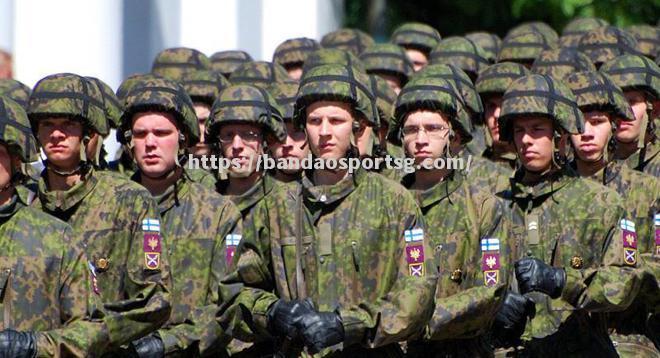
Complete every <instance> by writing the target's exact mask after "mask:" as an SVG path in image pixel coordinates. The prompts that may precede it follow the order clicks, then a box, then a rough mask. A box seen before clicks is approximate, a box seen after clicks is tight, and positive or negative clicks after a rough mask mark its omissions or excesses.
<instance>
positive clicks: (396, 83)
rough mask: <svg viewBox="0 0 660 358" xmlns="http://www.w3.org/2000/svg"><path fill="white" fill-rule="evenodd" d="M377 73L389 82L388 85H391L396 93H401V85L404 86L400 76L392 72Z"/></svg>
mask: <svg viewBox="0 0 660 358" xmlns="http://www.w3.org/2000/svg"><path fill="white" fill-rule="evenodd" d="M376 75H377V76H378V77H380V78H382V79H384V80H385V82H387V85H388V86H390V88H391V89H392V91H394V92H395V93H396V94H399V93H400V92H401V87H403V85H402V83H401V79H400V78H399V76H396V75H393V74H390V73H382V72H381V73H376Z"/></svg>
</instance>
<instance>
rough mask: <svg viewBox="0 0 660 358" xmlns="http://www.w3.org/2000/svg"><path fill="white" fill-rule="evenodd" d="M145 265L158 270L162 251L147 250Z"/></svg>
mask: <svg viewBox="0 0 660 358" xmlns="http://www.w3.org/2000/svg"><path fill="white" fill-rule="evenodd" d="M144 265H145V266H146V267H147V268H148V269H149V270H158V269H159V268H160V253H159V252H145V253H144Z"/></svg>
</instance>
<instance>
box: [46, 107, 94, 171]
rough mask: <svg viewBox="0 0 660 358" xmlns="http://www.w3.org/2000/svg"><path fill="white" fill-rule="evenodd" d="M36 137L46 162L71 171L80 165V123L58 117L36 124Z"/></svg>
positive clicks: (81, 132) (81, 130)
mask: <svg viewBox="0 0 660 358" xmlns="http://www.w3.org/2000/svg"><path fill="white" fill-rule="evenodd" d="M38 123H39V124H38V126H37V137H38V139H39V143H40V144H41V147H42V148H43V150H44V153H45V154H46V157H47V158H48V162H50V163H51V164H53V165H54V166H55V167H57V168H59V169H60V170H73V169H75V168H76V167H77V166H78V164H79V163H80V147H81V140H82V136H83V127H82V123H80V121H77V120H73V119H69V118H65V117H58V118H45V119H42V120H40V121H39V122H38Z"/></svg>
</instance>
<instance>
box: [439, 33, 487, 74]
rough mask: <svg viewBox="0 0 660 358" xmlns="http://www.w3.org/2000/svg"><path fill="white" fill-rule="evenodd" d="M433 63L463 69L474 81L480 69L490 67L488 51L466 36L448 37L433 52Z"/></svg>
mask: <svg viewBox="0 0 660 358" xmlns="http://www.w3.org/2000/svg"><path fill="white" fill-rule="evenodd" d="M429 64H431V65H435V64H448V65H454V66H456V67H458V68H460V69H461V70H463V71H464V72H465V73H466V74H467V75H468V76H470V78H471V79H472V80H473V81H474V80H475V79H476V78H477V75H478V74H479V72H480V71H482V70H483V69H485V68H486V67H488V65H489V63H488V60H486V52H484V50H483V49H482V48H481V47H479V45H477V44H476V43H474V42H472V41H471V40H468V39H467V38H465V37H459V36H452V37H447V38H445V39H443V40H442V41H440V43H438V46H436V47H435V48H434V49H433V52H431V61H430V62H429Z"/></svg>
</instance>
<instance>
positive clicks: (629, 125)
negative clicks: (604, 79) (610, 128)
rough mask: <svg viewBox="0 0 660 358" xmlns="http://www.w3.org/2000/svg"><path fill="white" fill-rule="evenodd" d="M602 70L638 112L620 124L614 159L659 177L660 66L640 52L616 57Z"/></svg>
mask: <svg viewBox="0 0 660 358" xmlns="http://www.w3.org/2000/svg"><path fill="white" fill-rule="evenodd" d="M601 72H603V73H605V74H607V75H609V76H610V77H611V78H612V80H613V81H614V83H615V84H616V85H617V86H619V87H621V89H622V90H623V94H624V95H625V96H626V99H627V100H628V104H630V106H631V107H632V110H633V113H634V114H635V120H634V121H632V122H622V123H617V131H616V140H617V151H616V153H615V159H618V160H624V161H625V162H626V164H627V165H628V167H630V168H633V169H635V170H639V171H641V172H644V173H646V174H649V175H652V176H654V177H656V178H658V177H660V138H658V133H657V132H656V129H657V127H658V124H657V121H658V118H659V117H660V67H658V65H657V64H655V63H653V61H651V60H649V59H648V58H646V57H644V56H641V55H625V56H620V57H617V58H615V59H613V60H611V61H609V62H607V63H606V64H604V65H603V67H602V70H601Z"/></svg>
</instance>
